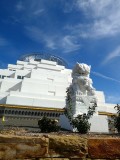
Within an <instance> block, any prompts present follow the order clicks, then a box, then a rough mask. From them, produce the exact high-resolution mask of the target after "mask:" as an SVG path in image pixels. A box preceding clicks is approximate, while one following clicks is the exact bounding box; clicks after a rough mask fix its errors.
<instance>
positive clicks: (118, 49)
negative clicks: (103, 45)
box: [102, 46, 120, 65]
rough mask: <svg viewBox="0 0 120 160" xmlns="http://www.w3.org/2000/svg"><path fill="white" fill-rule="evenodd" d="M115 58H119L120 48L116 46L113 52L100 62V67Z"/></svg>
mask: <svg viewBox="0 0 120 160" xmlns="http://www.w3.org/2000/svg"><path fill="white" fill-rule="evenodd" d="M116 57H120V46H118V47H117V48H116V49H115V50H114V51H112V52H111V53H109V54H108V55H107V57H106V58H105V59H104V61H103V62H102V65H105V64H107V63H108V62H109V61H111V60H113V59H114V58H116Z"/></svg>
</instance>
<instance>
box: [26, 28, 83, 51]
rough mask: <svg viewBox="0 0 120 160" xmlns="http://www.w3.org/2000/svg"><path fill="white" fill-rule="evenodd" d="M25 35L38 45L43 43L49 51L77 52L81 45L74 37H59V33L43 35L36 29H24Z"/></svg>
mask: <svg viewBox="0 0 120 160" xmlns="http://www.w3.org/2000/svg"><path fill="white" fill-rule="evenodd" d="M25 28H26V33H27V35H28V36H29V37H30V38H31V39H32V40H34V41H36V42H38V43H44V46H45V47H47V48H49V49H54V50H55V49H59V50H61V51H62V52H64V53H69V52H72V51H76V50H78V49H79V48H80V47H81V45H80V44H79V43H78V42H77V40H76V37H74V36H71V35H59V33H57V35H56V34H54V35H51V33H48V34H46V33H44V32H43V31H41V30H40V29H39V28H38V27H34V26H31V27H30V26H29V27H25Z"/></svg>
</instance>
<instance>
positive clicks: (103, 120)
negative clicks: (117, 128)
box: [89, 115, 109, 133]
mask: <svg viewBox="0 0 120 160" xmlns="http://www.w3.org/2000/svg"><path fill="white" fill-rule="evenodd" d="M89 122H90V123H91V128H90V132H105V133H108V132H109V129H108V118H107V116H103V115H94V116H93V117H92V118H91V119H90V121H89Z"/></svg>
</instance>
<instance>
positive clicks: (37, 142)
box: [0, 134, 120, 160]
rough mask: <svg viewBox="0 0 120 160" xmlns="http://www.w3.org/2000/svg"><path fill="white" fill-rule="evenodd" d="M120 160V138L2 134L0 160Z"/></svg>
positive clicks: (0, 138)
mask: <svg viewBox="0 0 120 160" xmlns="http://www.w3.org/2000/svg"><path fill="white" fill-rule="evenodd" d="M16 159H19V160H22V159H27V160H31V159H33V160H80V159H82V160H91V159H94V160H95V159H96V160H97V159H99V160H100V159H104V160H105V159H112V160H115V159H116V160H117V159H120V137H119V136H115V137H112V136H109V137H108V136H105V137H104V136H103V137H96V136H93V137H90V136H80V135H76V134H68V135H64V134H59V135H54V134H49V135H47V134H45V135H34V136H15V135H9V136H8V135H2V134H0V160H16Z"/></svg>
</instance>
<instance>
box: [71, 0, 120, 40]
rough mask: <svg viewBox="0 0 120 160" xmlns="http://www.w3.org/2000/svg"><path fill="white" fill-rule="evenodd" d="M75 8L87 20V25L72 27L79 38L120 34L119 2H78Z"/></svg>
mask: <svg viewBox="0 0 120 160" xmlns="http://www.w3.org/2000/svg"><path fill="white" fill-rule="evenodd" d="M74 6H75V8H76V9H77V10H79V11H80V12H81V11H82V13H83V14H84V15H85V17H86V19H87V23H84V24H81V23H78V24H77V25H73V26H72V27H71V31H72V32H73V33H74V34H76V35H77V36H80V37H82V38H86V37H87V38H103V37H108V36H115V35H117V34H118V33H119V34H120V29H119V28H120V20H119V19H120V1H119V0H116V1H114V2H113V0H100V1H98V0H84V1H83V0H77V1H76V5H74ZM88 19H89V21H88Z"/></svg>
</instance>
